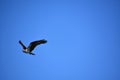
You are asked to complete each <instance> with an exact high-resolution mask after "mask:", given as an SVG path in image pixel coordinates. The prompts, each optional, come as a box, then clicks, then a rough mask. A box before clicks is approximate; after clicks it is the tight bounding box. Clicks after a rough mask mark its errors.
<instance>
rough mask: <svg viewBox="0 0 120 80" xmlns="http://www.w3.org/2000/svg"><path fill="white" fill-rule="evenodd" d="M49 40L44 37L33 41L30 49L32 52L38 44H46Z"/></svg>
mask: <svg viewBox="0 0 120 80" xmlns="http://www.w3.org/2000/svg"><path fill="white" fill-rule="evenodd" d="M46 42H47V41H46V40H44V39H42V40H37V41H33V42H31V43H30V44H29V46H28V49H29V50H30V52H31V51H32V50H33V49H34V48H35V47H36V46H37V45H40V44H44V43H46Z"/></svg>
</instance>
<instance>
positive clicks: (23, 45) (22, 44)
mask: <svg viewBox="0 0 120 80" xmlns="http://www.w3.org/2000/svg"><path fill="white" fill-rule="evenodd" d="M19 43H20V45H21V46H22V47H23V49H26V47H25V45H24V44H23V43H22V42H21V41H19Z"/></svg>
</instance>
